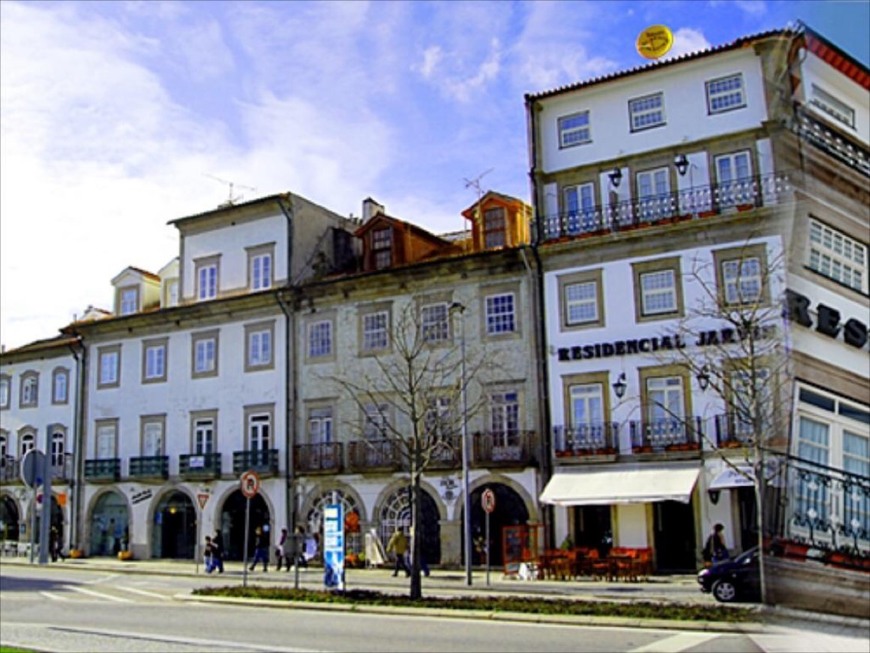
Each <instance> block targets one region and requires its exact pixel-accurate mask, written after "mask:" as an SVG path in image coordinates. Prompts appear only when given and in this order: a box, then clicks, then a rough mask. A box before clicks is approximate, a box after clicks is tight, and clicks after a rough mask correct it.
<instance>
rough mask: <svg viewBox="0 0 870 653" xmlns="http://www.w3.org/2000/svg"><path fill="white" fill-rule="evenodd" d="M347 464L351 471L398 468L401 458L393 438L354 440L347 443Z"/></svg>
mask: <svg viewBox="0 0 870 653" xmlns="http://www.w3.org/2000/svg"><path fill="white" fill-rule="evenodd" d="M347 465H348V469H349V471H351V472H365V471H370V470H373V469H377V470H386V469H390V470H398V469H401V467H402V458H401V456H400V454H399V449H398V444H397V443H396V442H395V441H393V440H389V439H386V438H384V439H381V440H354V441H353V442H350V443H348V445H347Z"/></svg>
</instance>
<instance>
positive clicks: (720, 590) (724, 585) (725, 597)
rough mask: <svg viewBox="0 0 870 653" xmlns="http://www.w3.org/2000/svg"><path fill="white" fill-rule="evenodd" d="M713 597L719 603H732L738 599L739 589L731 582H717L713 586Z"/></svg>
mask: <svg viewBox="0 0 870 653" xmlns="http://www.w3.org/2000/svg"><path fill="white" fill-rule="evenodd" d="M713 596H714V597H716V600H717V601H721V602H722V603H730V602H731V601H733V600H734V599H736V598H737V587H736V586H735V585H734V583H732V582H731V581H730V580H727V579H722V580H717V581H716V583H715V584H714V585H713Z"/></svg>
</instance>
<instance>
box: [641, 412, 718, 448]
mask: <svg viewBox="0 0 870 653" xmlns="http://www.w3.org/2000/svg"><path fill="white" fill-rule="evenodd" d="M701 425H702V420H701V418H700V417H697V416H695V417H684V418H677V417H664V418H662V419H657V420H653V421H647V420H643V421H632V422H629V433H630V435H631V450H632V453H647V452H661V451H679V450H686V451H692V450H698V451H700V448H701V434H702V432H703V431H702V430H701Z"/></svg>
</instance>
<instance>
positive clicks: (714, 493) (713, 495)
mask: <svg viewBox="0 0 870 653" xmlns="http://www.w3.org/2000/svg"><path fill="white" fill-rule="evenodd" d="M707 494H708V495H709V496H710V503H712V504H713V505H714V506H715V505H716V504H717V503H719V490H707Z"/></svg>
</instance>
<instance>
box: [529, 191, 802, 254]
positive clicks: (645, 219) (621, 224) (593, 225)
mask: <svg viewBox="0 0 870 653" xmlns="http://www.w3.org/2000/svg"><path fill="white" fill-rule="evenodd" d="M788 190H789V183H788V177H786V176H785V175H765V176H760V175H756V176H753V177H748V178H746V179H741V180H738V181H733V182H729V183H721V184H713V185H710V186H694V187H692V188H688V189H683V190H679V191H674V192H670V193H662V194H660V195H656V196H654V197H649V198H643V199H631V200H626V201H622V202H618V203H615V204H612V205H610V206H596V207H590V208H588V209H579V210H577V211H566V212H563V213H560V214H557V215H546V216H544V217H543V218H542V219H541V220H538V221H537V223H536V233H537V235H538V238H539V241H540V242H547V241H552V240H559V239H562V238H576V237H580V236H588V235H593V234H599V235H600V234H604V233H611V232H618V231H626V230H629V229H635V228H638V227H648V226H653V225H656V224H665V223H669V222H674V221H678V220H684V219H685V220H688V219H692V218H698V217H710V216H714V215H718V214H722V213H725V212H728V211H729V210H731V209H733V210H744V209H750V208H754V207H759V206H771V205H775V204H778V203H780V202H781V201H782V200H783V197H784V195H785V193H786V192H787V191H788Z"/></svg>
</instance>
